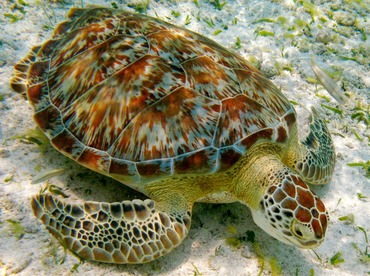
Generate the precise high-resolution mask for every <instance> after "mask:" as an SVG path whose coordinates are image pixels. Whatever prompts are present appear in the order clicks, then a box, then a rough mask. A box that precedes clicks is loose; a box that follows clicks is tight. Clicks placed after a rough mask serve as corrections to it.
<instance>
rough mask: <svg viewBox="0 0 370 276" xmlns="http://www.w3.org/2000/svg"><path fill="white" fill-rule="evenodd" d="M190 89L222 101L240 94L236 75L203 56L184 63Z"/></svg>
mask: <svg viewBox="0 0 370 276" xmlns="http://www.w3.org/2000/svg"><path fill="white" fill-rule="evenodd" d="M182 67H183V68H184V70H185V71H186V73H187V80H188V81H189V83H190V87H191V88H192V89H195V90H196V91H198V92H199V93H200V94H201V95H204V96H206V97H210V98H212V99H218V100H222V99H224V98H226V97H233V96H236V95H238V94H239V93H240V91H239V83H238V79H237V77H236V75H235V74H234V72H233V71H232V70H230V69H227V68H225V67H223V66H221V65H220V64H218V63H216V62H215V61H213V60H212V59H210V58H208V57H205V56H201V57H198V58H195V59H190V60H188V61H185V62H184V63H182Z"/></svg>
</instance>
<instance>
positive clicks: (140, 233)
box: [31, 194, 191, 264]
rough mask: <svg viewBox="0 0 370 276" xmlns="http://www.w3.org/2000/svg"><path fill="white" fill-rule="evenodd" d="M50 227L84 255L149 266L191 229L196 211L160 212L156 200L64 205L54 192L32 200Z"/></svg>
mask: <svg viewBox="0 0 370 276" xmlns="http://www.w3.org/2000/svg"><path fill="white" fill-rule="evenodd" d="M31 204H32V209H33V211H34V213H35V215H36V216H37V217H38V218H39V219H41V220H42V222H43V223H44V224H45V225H46V227H47V229H48V230H49V231H50V232H51V233H52V234H53V235H54V236H55V237H57V238H58V239H60V240H61V241H62V243H63V244H65V245H66V247H67V248H68V249H70V250H71V251H73V252H74V253H76V254H77V255H78V256H80V257H82V258H84V259H87V260H94V261H100V262H107V263H121V264H122V263H143V262H148V261H151V260H153V259H156V258H158V257H160V256H162V255H165V254H166V253H168V252H169V251H171V250H172V249H173V248H175V247H176V246H178V245H179V244H180V243H181V242H182V240H183V239H184V238H185V237H186V235H187V233H188V231H189V228H190V221H191V218H190V211H188V210H184V212H182V213H180V212H178V211H177V212H176V213H174V214H171V213H166V212H164V211H160V210H158V209H157V208H158V206H157V205H160V204H157V203H155V202H154V201H153V200H150V199H147V200H144V201H142V200H133V201H123V202H121V203H98V202H86V203H84V205H75V204H68V203H64V202H62V201H60V200H58V199H56V198H55V197H54V196H52V195H50V194H41V195H37V196H35V197H34V198H33V199H32V202H31Z"/></svg>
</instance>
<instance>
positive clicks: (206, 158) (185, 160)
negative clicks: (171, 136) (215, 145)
mask: <svg viewBox="0 0 370 276" xmlns="http://www.w3.org/2000/svg"><path fill="white" fill-rule="evenodd" d="M215 155H216V150H215V149H212V148H209V149H205V150H201V151H198V152H194V153H190V154H186V155H183V156H180V157H178V158H176V159H175V161H174V171H175V172H176V173H178V174H181V173H187V172H189V171H190V170H191V171H192V172H193V173H207V172H211V171H212V170H213V169H214V168H215V165H216V159H215V157H214V156H215ZM211 161H213V162H211Z"/></svg>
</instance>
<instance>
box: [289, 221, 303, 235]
mask: <svg viewBox="0 0 370 276" xmlns="http://www.w3.org/2000/svg"><path fill="white" fill-rule="evenodd" d="M304 227H305V226H304V225H302V224H300V223H297V221H295V220H294V221H293V222H292V228H291V230H292V233H293V235H294V236H296V237H297V238H300V239H302V238H304V232H305V229H304Z"/></svg>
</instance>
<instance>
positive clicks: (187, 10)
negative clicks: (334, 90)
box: [0, 0, 370, 275]
mask: <svg viewBox="0 0 370 276" xmlns="http://www.w3.org/2000/svg"><path fill="white" fill-rule="evenodd" d="M37 2H38V3H36V2H35V1H28V2H27V3H28V6H23V11H24V13H21V12H20V10H21V9H20V8H19V7H22V4H19V3H20V2H19V1H7V0H3V1H1V3H0V8H1V12H0V21H1V26H2V27H1V31H0V118H1V120H0V141H1V145H0V198H1V200H0V271H1V273H2V274H4V275H11V274H20V275H58V274H60V275H67V274H72V272H75V273H78V274H82V275H147V274H150V275H200V273H201V274H202V275H258V274H259V273H260V272H261V271H262V275H269V274H273V273H274V272H275V271H276V269H271V266H270V264H269V263H270V260H274V261H275V262H276V263H277V264H278V265H277V267H280V268H281V271H280V274H281V275H310V274H311V275H313V274H312V273H314V275H366V274H369V272H370V262H369V259H367V260H368V261H367V262H366V256H365V255H364V254H365V253H366V252H367V253H370V249H369V244H366V240H365V235H364V232H366V233H367V234H369V235H370V222H369V221H370V220H369V217H370V180H369V178H366V172H365V170H364V169H362V168H361V167H358V166H357V167H350V166H348V165H347V164H348V163H354V162H366V161H368V160H370V147H369V137H370V131H369V128H368V126H366V124H365V120H357V118H359V117H358V116H357V118H353V117H356V115H355V114H358V113H361V112H363V114H364V118H365V119H366V118H367V120H370V118H369V103H370V100H369V99H370V88H369V87H370V66H369V64H370V43H369V40H370V33H369V30H370V21H369V18H370V2H369V1H312V2H313V4H312V3H311V2H309V1H293V0H291V1H289V0H282V1H265V0H262V1H261V0H259V1H242V0H239V1H237V0H234V1H233V0H227V1H226V0H225V1H220V2H226V4H225V5H224V6H223V7H222V9H221V10H219V9H217V8H216V7H215V5H214V3H213V2H217V1H202V0H198V2H199V5H196V4H195V3H194V1H153V0H152V1H150V4H149V6H148V9H147V10H146V11H145V12H144V13H146V14H148V15H151V16H158V17H159V18H161V19H163V20H167V21H169V22H171V23H174V24H176V25H179V26H185V23H188V24H187V25H186V27H187V28H189V29H190V30H193V31H195V32H198V33H200V34H203V35H205V36H207V37H209V38H211V39H214V40H215V41H217V42H218V43H220V44H221V45H223V46H225V47H227V48H229V49H230V50H232V51H235V52H236V53H238V54H240V55H241V56H243V57H245V58H246V59H248V60H250V61H253V62H255V63H256V64H257V65H258V67H259V68H260V69H261V70H262V71H263V72H264V73H265V74H266V75H267V76H268V77H270V78H271V79H272V81H273V82H274V83H275V84H276V85H278V86H279V87H281V89H282V91H283V92H284V93H285V94H286V95H287V97H288V98H289V99H290V100H293V101H296V102H299V103H301V104H302V105H304V106H307V107H309V106H315V107H316V108H318V109H319V110H320V113H321V114H322V115H323V116H324V117H325V118H326V120H327V121H328V126H329V129H330V131H331V133H332V137H333V140H334V144H335V147H336V154H337V164H336V168H335V172H334V175H333V178H332V180H331V182H330V183H329V184H328V185H326V186H319V187H314V190H315V191H316V193H317V194H318V195H319V196H320V197H321V198H322V200H323V201H324V203H325V205H326V207H327V209H328V210H329V214H330V218H331V220H330V226H329V229H328V232H327V237H326V240H325V242H324V243H323V244H322V245H321V246H320V247H319V248H317V249H316V250H315V252H316V253H315V252H314V251H313V250H301V249H298V248H294V247H292V246H289V245H285V244H282V243H281V242H279V241H277V240H275V239H274V238H272V237H271V236H269V235H268V234H266V233H265V232H264V231H263V230H261V229H259V228H258V227H257V226H256V225H255V224H254V222H253V220H252V217H251V214H250V211H249V210H248V208H247V207H245V206H242V205H240V204H236V203H235V204H222V205H211V204H197V205H196V206H195V210H194V212H193V224H192V229H191V231H190V233H189V236H188V237H187V238H186V240H185V241H184V242H183V244H182V245H180V246H179V247H178V248H177V249H175V250H174V251H173V252H171V253H170V254H168V255H167V256H165V257H162V258H160V259H158V260H156V261H154V262H151V263H147V264H143V265H112V264H101V263H96V262H88V261H86V262H80V260H79V259H78V258H76V257H75V256H74V255H72V254H70V253H67V255H66V256H65V260H64V262H63V263H61V264H60V261H61V260H62V259H63V257H64V251H63V247H62V246H61V245H60V244H59V242H58V241H57V240H56V239H54V238H53V237H52V236H51V235H50V234H49V232H48V231H47V230H46V229H45V227H44V226H43V225H42V224H41V223H40V221H39V220H37V219H36V218H35V217H34V216H33V214H32V212H31V209H30V204H29V200H30V197H31V195H33V194H36V193H38V192H39V190H40V189H41V188H42V187H44V186H45V182H42V183H41V184H32V178H33V177H34V176H35V175H37V174H38V173H39V172H40V171H41V172H42V171H47V170H51V169H56V168H65V169H66V171H65V173H63V174H62V175H59V176H56V177H54V178H52V179H49V180H48V181H47V182H49V183H51V184H53V185H56V186H58V187H61V188H62V189H63V191H64V192H65V193H67V194H68V195H70V200H75V201H83V200H98V201H102V200H105V201H110V202H112V201H122V200H124V199H132V198H135V197H137V196H138V195H137V194H136V193H134V192H132V191H131V190H130V189H128V188H126V187H124V186H122V184H119V183H117V182H115V181H113V180H111V179H109V178H106V177H104V176H101V175H97V174H95V173H93V172H90V171H89V170H87V169H85V168H83V167H81V166H79V165H78V164H76V163H74V162H73V161H70V160H69V159H67V158H66V157H64V156H62V155H61V154H59V153H58V152H56V151H55V150H54V149H53V148H52V147H51V146H50V145H46V146H44V147H42V148H40V147H39V146H38V145H36V144H35V143H32V142H29V141H27V140H26V139H22V138H20V137H24V136H25V135H27V133H28V132H29V131H30V130H31V129H35V127H36V125H35V123H34V122H33V121H32V119H31V118H32V109H31V107H30V106H29V104H28V103H27V102H26V101H25V100H24V98H23V97H22V96H20V95H18V94H16V93H15V92H13V91H11V89H10V87H9V80H10V78H11V76H12V72H13V66H14V64H15V63H16V62H17V61H18V60H19V59H21V58H22V57H23V56H24V55H26V54H27V53H28V51H29V50H30V48H31V47H32V46H33V45H37V44H40V43H42V42H43V41H45V40H47V39H48V38H49V37H50V36H51V34H52V30H51V29H50V28H49V27H50V26H51V27H55V26H56V24H57V23H59V22H61V21H63V20H65V18H66V14H67V12H68V10H69V9H70V8H71V7H72V6H73V5H75V6H81V1H75V2H73V1H50V2H53V3H50V2H48V1H44V2H43V1H37ZM140 2H142V1H116V3H117V5H118V7H119V8H121V9H128V10H134V9H133V7H134V6H135V3H136V4H137V3H140ZM15 3H18V4H15ZM42 3H43V4H42ZM83 4H84V5H87V4H97V5H103V6H107V7H111V2H109V1H99V0H96V1H83ZM17 7H18V8H17ZM177 13H178V14H177ZM9 14H12V15H15V16H17V17H19V18H20V20H18V21H16V22H14V23H11V22H10V21H11V16H9ZM45 26H48V27H45ZM310 57H313V58H314V59H315V60H316V62H317V63H318V65H319V66H320V67H321V68H323V69H325V70H327V71H328V72H332V73H334V74H333V76H334V77H335V78H336V81H337V83H338V84H340V86H341V88H342V89H343V90H344V91H345V92H346V95H347V96H348V97H349V101H348V104H346V105H341V104H338V103H337V102H335V100H334V99H333V98H331V97H330V95H329V94H328V93H327V92H326V91H325V90H324V89H323V88H322V87H321V86H320V85H315V84H314V83H312V79H313V78H314V74H313V72H312V69H311V68H310V63H309V60H310ZM326 98H327V99H329V100H330V101H327V100H326ZM322 104H324V105H326V106H329V107H331V108H336V109H338V110H340V111H341V112H342V114H339V113H338V111H337V112H333V111H332V110H330V109H328V108H325V107H323V106H322ZM356 107H361V109H362V110H363V111H359V110H356V109H355V108H356ZM17 137H18V138H17ZM368 173H369V172H368ZM360 195H361V196H360ZM350 214H353V215H354V221H353V222H351V221H348V220H340V218H343V217H346V216H348V215H350ZM359 227H360V228H359ZM231 228H232V229H233V231H230V229H231ZM361 229H363V230H364V231H362V230H361ZM234 231H236V233H237V234H236V235H235V234H233V233H232V232H234ZM247 231H253V232H254V233H255V240H256V243H257V244H258V245H259V247H260V248H261V250H262V253H263V257H261V256H258V254H257V251H256V248H255V247H254V246H253V245H252V244H251V243H250V242H248V241H245V240H244V239H239V240H241V244H240V245H239V246H238V247H234V246H231V245H230V244H228V243H227V242H226V238H228V237H237V236H239V237H245V235H246V232H247ZM366 248H367V249H366ZM366 250H367V251H366ZM338 252H340V254H341V255H340V257H339V260H340V259H343V261H344V262H338V260H337V263H336V264H332V261H331V259H332V257H333V256H334V255H335V254H337V253H338ZM261 259H264V265H262V262H261Z"/></svg>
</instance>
